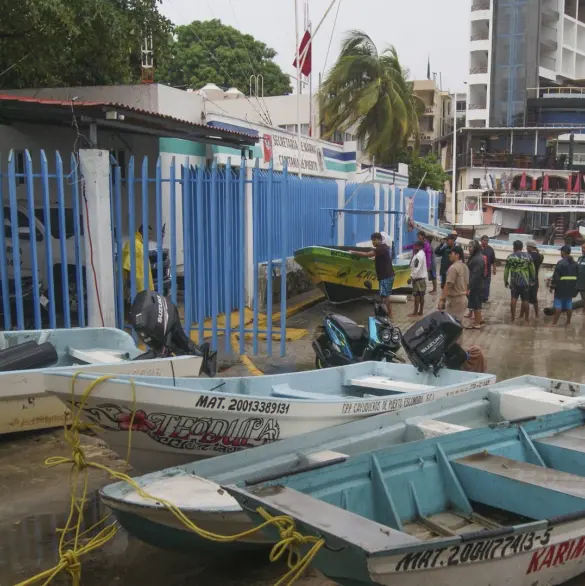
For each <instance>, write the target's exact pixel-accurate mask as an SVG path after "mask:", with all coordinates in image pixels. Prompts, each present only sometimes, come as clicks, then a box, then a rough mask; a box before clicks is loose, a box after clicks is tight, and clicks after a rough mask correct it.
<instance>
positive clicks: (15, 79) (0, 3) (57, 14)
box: [0, 0, 172, 88]
mask: <svg viewBox="0 0 585 586" xmlns="http://www.w3.org/2000/svg"><path fill="white" fill-rule="evenodd" d="M160 1H161V0H19V1H18V2H14V1H13V0H0V14H1V15H2V16H1V17H0V88H25V87H42V86H69V85H71V86H75V85H99V84H112V83H131V82H135V81H137V80H139V79H140V65H141V46H142V41H143V38H144V36H145V35H146V34H151V35H152V38H153V42H154V48H155V52H154V55H155V65H161V64H164V61H165V59H167V57H168V54H169V51H170V47H171V43H172V36H171V32H172V24H171V22H170V21H169V20H168V19H166V18H165V17H163V16H162V15H161V14H160V13H159V12H158V9H157V4H158V3H159V2H160Z"/></svg>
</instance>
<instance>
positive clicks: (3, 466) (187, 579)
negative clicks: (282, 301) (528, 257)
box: [0, 273, 585, 586]
mask: <svg viewBox="0 0 585 586" xmlns="http://www.w3.org/2000/svg"><path fill="white" fill-rule="evenodd" d="M494 285H495V286H494V293H493V300H492V303H490V305H489V306H487V308H486V311H485V317H486V320H487V324H486V327H485V328H484V329H483V330H482V331H481V332H475V331H466V332H465V333H464V337H463V345H464V346H470V345H473V344H476V345H479V346H481V347H482V348H483V350H484V352H485V354H486V356H487V360H488V370H489V372H492V373H494V374H496V375H497V377H498V379H499V380H502V379H504V378H509V377H513V376H520V375H522V374H535V375H540V376H548V377H554V378H562V379H567V380H574V381H578V382H581V383H585V360H583V356H584V353H585V319H584V316H583V314H582V312H577V313H576V314H575V316H574V318H573V324H572V325H571V326H570V327H569V328H566V327H565V326H564V325H559V326H558V327H557V328H554V329H553V328H549V327H547V326H548V324H549V323H550V318H543V317H541V318H540V319H539V320H534V319H533V318H532V319H531V322H530V324H529V325H520V324H512V323H510V317H509V299H508V295H509V292H507V291H506V290H505V289H504V287H503V285H502V283H501V273H500V275H498V276H497V277H496V281H495V283H494ZM540 297H541V305H542V306H543V307H544V306H545V305H546V302H550V301H551V295H550V293H548V292H547V291H544V290H543V289H541V293H540ZM437 301H438V299H437V297H435V296H430V295H428V296H427V311H429V312H430V311H432V310H434V308H435V307H436V304H437ZM327 309H329V306H328V305H326V304H325V303H321V304H318V305H316V306H314V307H312V308H311V309H309V310H307V311H305V312H303V313H301V314H299V315H297V316H295V317H293V318H291V319H290V320H289V321H288V325H289V326H291V327H297V328H306V329H308V330H309V332H313V331H314V329H315V327H316V326H317V325H319V323H320V322H321V320H322V318H323V312H324V311H326V310H327ZM338 310H339V311H341V312H342V313H344V314H346V315H348V316H349V317H352V318H353V319H356V320H357V321H358V322H360V323H365V322H366V320H367V316H368V315H369V314H370V312H371V306H369V305H367V304H365V303H360V304H357V305H346V306H343V307H341V308H338ZM411 310H412V303H411V302H410V303H409V304H408V305H400V304H397V305H395V306H394V317H395V321H396V323H397V324H398V325H400V326H401V327H402V328H406V327H408V325H409V324H412V323H413V322H414V321H415V320H414V319H412V318H408V317H406V316H407V314H408V313H410V311H411ZM561 324H564V318H561ZM263 347H264V345H263V344H261V346H260V348H261V350H262V349H263ZM274 350H275V352H276V353H277V352H278V345H277V344H275V345H274ZM254 362H255V363H256V365H257V366H258V368H260V369H261V370H263V371H264V372H266V373H272V372H285V371H295V370H305V369H309V368H312V366H313V364H314V355H313V352H312V349H311V346H310V340H309V339H307V340H301V341H296V342H291V343H290V344H289V345H288V355H287V357H286V358H284V359H280V358H267V357H259V358H257V359H254ZM244 373H245V369H243V367H241V366H238V367H237V368H232V369H230V371H228V373H226V374H233V375H241V374H244ZM84 448H85V450H86V451H87V453H88V455H89V457H90V458H91V459H95V460H97V461H99V462H102V463H104V464H106V465H108V466H110V467H113V468H117V469H122V467H123V463H122V462H121V461H120V460H118V459H117V458H116V456H115V455H114V454H113V453H112V452H110V451H109V450H108V449H107V446H105V445H104V444H103V442H102V441H101V440H99V439H97V438H95V437H89V436H88V437H86V438H85V439H84ZM59 455H61V456H67V455H69V452H68V448H67V445H66V443H65V441H64V439H63V433H62V431H60V430H53V431H50V432H43V433H35V434H26V435H11V436H5V437H3V438H0V586H8V585H13V584H15V583H18V582H21V581H23V580H25V579H27V578H28V577H30V576H32V575H34V574H36V573H38V572H41V571H43V570H45V569H47V568H50V567H52V566H53V565H54V564H55V563H56V562H57V545H58V539H59V535H58V533H57V532H56V529H57V528H58V527H62V526H63V525H64V524H65V521H66V513H67V510H68V505H69V491H68V485H69V470H68V467H67V466H59V467H56V468H46V467H44V466H43V462H44V460H45V459H46V458H47V457H49V456H59ZM90 478H91V483H90V491H91V493H90V494H91V498H90V499H89V502H88V503H87V506H86V526H87V527H90V526H91V525H93V524H94V523H95V522H97V521H98V520H99V519H100V518H102V516H103V514H104V513H107V512H106V511H104V510H103V507H102V505H101V503H100V502H99V498H97V496H96V490H97V489H98V488H99V487H100V486H102V485H103V484H105V483H106V482H107V478H106V476H105V475H104V474H101V473H99V472H95V471H92V472H91V473H90ZM90 535H91V534H90ZM285 571H286V568H285V566H284V565H283V564H270V563H269V561H268V555H267V553H266V552H259V553H254V554H250V553H247V554H245V555H235V554H224V555H221V556H219V557H217V556H216V557H214V556H210V555H209V554H208V553H202V552H197V551H194V552H193V553H192V554H191V555H181V554H175V553H169V552H165V551H162V550H159V549H155V548H153V547H150V546H147V545H145V544H142V543H140V542H138V541H136V540H134V539H132V538H130V537H128V535H127V534H125V533H124V532H123V531H122V530H120V531H119V532H118V534H117V535H116V537H115V538H114V539H113V540H112V541H111V542H110V543H108V544H107V545H105V546H104V547H103V548H102V549H100V550H98V551H96V552H92V553H91V554H88V556H86V557H85V558H83V559H82V584H84V585H85V586H98V585H100V586H101V585H111V584H120V585H124V586H126V585H129V586H133V585H137V586H155V585H156V586H159V584H164V585H165V586H183V585H185V586H186V585H187V584H188V585H190V586H192V585H196V586H197V585H201V586H206V585H211V584H219V585H221V586H236V585H243V586H269V585H271V584H274V583H275V582H276V581H277V580H278V578H280V577H281V576H282V575H283V574H284V573H285ZM54 583H55V584H69V583H70V581H69V577H68V576H66V575H65V576H63V577H60V578H58V579H57V580H55V582H54ZM297 584H298V585H299V586H331V584H332V582H330V581H328V580H326V579H324V578H323V577H322V576H320V575H319V574H318V573H317V572H315V571H311V572H309V573H308V574H307V575H306V576H305V577H303V578H302V579H301V580H299V581H298V582H297ZM571 585H572V586H585V578H579V579H576V580H574V581H573V582H571Z"/></svg>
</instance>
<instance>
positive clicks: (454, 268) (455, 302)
mask: <svg viewBox="0 0 585 586" xmlns="http://www.w3.org/2000/svg"><path fill="white" fill-rule="evenodd" d="M449 254H450V256H451V266H450V267H449V269H448V270H447V274H446V275H445V286H444V287H443V289H442V290H441V299H440V300H439V310H441V311H446V312H447V313H450V314H451V315H452V316H453V317H455V318H457V319H458V320H459V321H462V320H463V316H464V315H465V310H466V309H467V292H468V291H469V268H468V267H467V265H466V264H465V263H464V262H463V259H464V255H463V248H461V246H459V245H456V246H454V247H453V248H452V249H451V251H450V253H449Z"/></svg>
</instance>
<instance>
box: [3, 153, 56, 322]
mask: <svg viewBox="0 0 585 586" xmlns="http://www.w3.org/2000/svg"><path fill="white" fill-rule="evenodd" d="M8 197H9V201H10V225H11V234H12V265H13V270H14V297H15V302H16V326H17V327H18V329H19V330H24V311H23V307H22V281H21V274H20V265H21V261H20V238H19V236H20V235H19V232H20V230H19V221H18V203H17V200H16V161H15V155H14V151H13V150H11V151H10V155H9V157H8ZM30 221H31V222H33V221H34V220H33V219H31V220H30ZM33 227H34V224H32V226H31V229H33ZM49 239H50V234H49V236H48V237H45V240H49Z"/></svg>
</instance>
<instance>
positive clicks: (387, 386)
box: [349, 375, 435, 393]
mask: <svg viewBox="0 0 585 586" xmlns="http://www.w3.org/2000/svg"><path fill="white" fill-rule="evenodd" d="M349 384H350V385H352V386H354V387H367V388H369V389H379V390H381V391H393V392H395V393H416V392H418V391H430V390H431V389H434V388H435V387H434V386H433V385H421V384H419V383H411V382H408V381H404V380H393V379H391V378H388V377H386V376H377V375H371V376H362V377H359V378H352V379H350V381H349Z"/></svg>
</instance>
